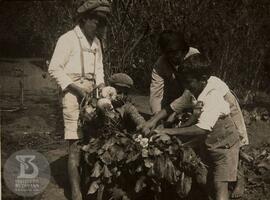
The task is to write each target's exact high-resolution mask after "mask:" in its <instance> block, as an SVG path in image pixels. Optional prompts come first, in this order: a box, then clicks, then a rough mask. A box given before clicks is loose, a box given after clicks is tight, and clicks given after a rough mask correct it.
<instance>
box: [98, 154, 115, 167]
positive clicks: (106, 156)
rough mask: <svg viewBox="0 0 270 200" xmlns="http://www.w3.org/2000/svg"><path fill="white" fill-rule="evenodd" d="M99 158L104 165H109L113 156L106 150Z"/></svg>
mask: <svg viewBox="0 0 270 200" xmlns="http://www.w3.org/2000/svg"><path fill="white" fill-rule="evenodd" d="M100 159H101V160H102V162H103V163H104V164H106V165H110V164H111V163H112V161H113V158H112V156H111V154H110V153H109V152H108V151H105V152H104V153H103V154H102V155H101V156H100Z"/></svg>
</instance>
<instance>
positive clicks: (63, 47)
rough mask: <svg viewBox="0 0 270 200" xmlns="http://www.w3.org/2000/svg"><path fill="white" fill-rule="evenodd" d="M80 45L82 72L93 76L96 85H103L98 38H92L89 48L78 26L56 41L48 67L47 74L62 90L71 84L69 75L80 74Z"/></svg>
mask: <svg viewBox="0 0 270 200" xmlns="http://www.w3.org/2000/svg"><path fill="white" fill-rule="evenodd" d="M78 38H79V39H80V41H81V45H82V50H83V51H82V52H83V62H84V72H85V74H88V73H90V74H94V75H95V78H96V84H97V85H99V84H100V83H104V70H103V63H102V48H101V43H100V41H99V39H98V38H96V37H95V38H94V40H93V43H92V45H91V46H90V44H89V42H88V41H87V39H86V37H85V36H84V34H83V32H82V31H81V29H80V27H79V26H76V27H75V28H74V29H73V30H71V31H68V32H67V33H65V34H63V35H62V36H61V37H60V38H59V40H58V41H57V44H56V47H55V50H54V53H53V56H52V59H51V62H50V65H49V73H50V75H51V76H52V77H53V78H54V79H55V80H56V82H57V83H58V85H59V86H60V87H61V89H62V90H64V89H65V88H66V87H67V86H68V85H69V84H71V83H73V81H72V79H71V77H69V74H81V73H82V69H81V68H82V64H81V62H82V61H81V47H80V43H79V39H78Z"/></svg>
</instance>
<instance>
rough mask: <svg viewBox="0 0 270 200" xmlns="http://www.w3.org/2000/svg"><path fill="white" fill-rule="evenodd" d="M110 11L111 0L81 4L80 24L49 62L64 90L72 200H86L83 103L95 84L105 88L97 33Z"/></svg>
mask: <svg viewBox="0 0 270 200" xmlns="http://www.w3.org/2000/svg"><path fill="white" fill-rule="evenodd" d="M109 13H110V4H109V2H108V1H107V0H87V1H85V2H84V3H83V4H82V5H80V7H79V8H78V9H77V14H78V16H77V18H78V23H77V25H76V26H75V28H74V29H72V30H70V31H68V32H67V33H65V34H63V35H62V36H61V37H60V38H59V40H58V42H57V44H56V47H55V50H54V53H53V56H52V59H51V63H50V65H49V73H50V75H51V76H52V77H53V78H54V79H55V80H56V82H57V83H58V85H59V86H60V87H61V89H62V93H63V96H62V104H63V117H64V126H65V131H64V132H65V139H66V140H68V141H69V159H68V172H69V179H70V184H71V190H72V199H78V200H79V199H82V193H81V188H80V174H79V163H80V157H81V156H80V154H81V152H80V150H79V148H78V143H79V141H80V139H81V138H82V137H83V135H82V133H81V130H80V128H79V127H78V119H79V105H80V102H81V100H82V99H83V98H84V97H85V95H86V94H87V93H89V92H91V91H92V90H93V88H94V87H98V88H100V89H101V88H102V87H104V71H103V63H102V46H101V42H100V40H99V39H98V38H97V35H98V34H99V33H101V32H102V31H103V30H104V28H105V26H106V18H107V15H108V14H109Z"/></svg>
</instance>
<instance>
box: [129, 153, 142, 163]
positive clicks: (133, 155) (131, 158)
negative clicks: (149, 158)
mask: <svg viewBox="0 0 270 200" xmlns="http://www.w3.org/2000/svg"><path fill="white" fill-rule="evenodd" d="M139 156H140V153H138V152H136V151H131V152H130V153H129V154H128V156H127V160H126V163H130V162H133V161H135V160H137V159H138V157H139Z"/></svg>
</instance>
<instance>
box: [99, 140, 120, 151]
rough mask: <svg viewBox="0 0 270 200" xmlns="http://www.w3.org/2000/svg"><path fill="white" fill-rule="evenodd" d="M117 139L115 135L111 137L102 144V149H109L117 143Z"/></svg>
mask: <svg viewBox="0 0 270 200" xmlns="http://www.w3.org/2000/svg"><path fill="white" fill-rule="evenodd" d="M116 141H117V140H116V139H115V138H114V137H110V138H109V139H108V140H107V141H106V142H105V144H104V145H103V146H102V149H104V150H105V151H107V150H108V149H109V148H110V147H111V146H113V145H114V144H115V143H116Z"/></svg>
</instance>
